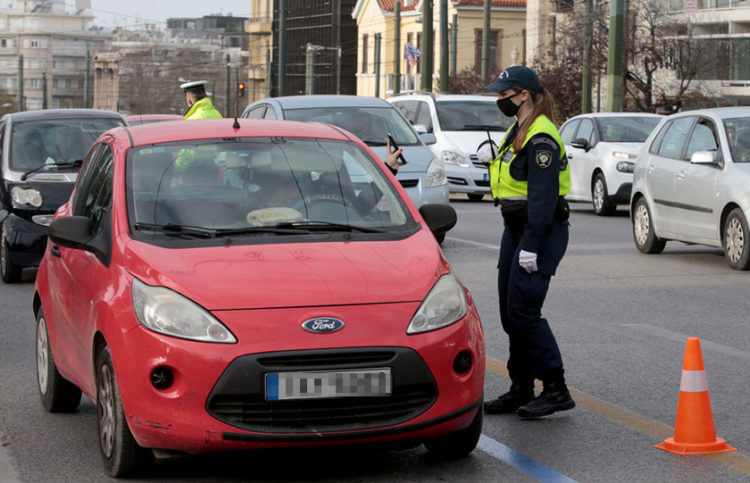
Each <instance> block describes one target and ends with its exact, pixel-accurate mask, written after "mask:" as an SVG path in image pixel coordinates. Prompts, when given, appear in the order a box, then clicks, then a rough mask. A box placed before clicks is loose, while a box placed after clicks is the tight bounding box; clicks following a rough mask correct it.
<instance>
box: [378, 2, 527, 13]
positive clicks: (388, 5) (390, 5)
mask: <svg viewBox="0 0 750 483" xmlns="http://www.w3.org/2000/svg"><path fill="white" fill-rule="evenodd" d="M395 3H396V0H378V4H379V5H380V8H381V9H382V10H383V11H386V12H392V11H393V9H394V5H395ZM417 4H419V0H414V2H413V4H412V5H409V6H408V7H407V6H404V0H401V11H402V12H404V11H409V10H414V9H416V8H417ZM491 4H492V6H493V7H525V6H526V0H491ZM453 5H455V6H457V7H467V6H474V5H476V6H479V7H481V6H483V5H484V0H453Z"/></svg>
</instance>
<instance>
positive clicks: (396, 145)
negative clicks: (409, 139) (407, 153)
mask: <svg viewBox="0 0 750 483" xmlns="http://www.w3.org/2000/svg"><path fill="white" fill-rule="evenodd" d="M388 140H389V141H390V142H391V147H392V148H394V149H400V148H399V147H398V144H396V141H394V140H393V136H391V133H388ZM398 161H399V163H401V164H406V159H404V153H403V152H402V153H400V154H399V155H398Z"/></svg>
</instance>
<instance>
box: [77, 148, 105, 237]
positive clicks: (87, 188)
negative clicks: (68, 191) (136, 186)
mask: <svg viewBox="0 0 750 483" xmlns="http://www.w3.org/2000/svg"><path fill="white" fill-rule="evenodd" d="M112 176H113V169H112V149H111V148H110V147H109V145H108V144H106V143H102V144H100V145H99V146H97V147H96V148H95V149H94V150H93V151H92V156H91V158H90V160H89V162H88V163H87V164H86V168H85V172H84V173H83V179H82V182H81V183H80V184H79V185H77V186H76V194H75V199H74V201H73V214H74V215H77V216H85V217H87V218H90V219H91V220H92V222H93V223H92V233H95V234H96V233H98V232H99V231H100V230H99V224H100V222H101V220H102V218H103V216H104V214H105V213H106V212H107V211H108V210H109V208H110V206H111V205H112Z"/></svg>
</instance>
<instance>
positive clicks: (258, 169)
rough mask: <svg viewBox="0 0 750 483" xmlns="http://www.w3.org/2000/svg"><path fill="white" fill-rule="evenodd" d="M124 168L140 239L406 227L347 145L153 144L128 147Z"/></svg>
mask: <svg viewBox="0 0 750 483" xmlns="http://www.w3.org/2000/svg"><path fill="white" fill-rule="evenodd" d="M127 166H128V168H127V169H128V177H127V179H128V189H127V192H128V199H129V219H130V222H131V225H132V226H133V227H134V228H135V229H136V230H139V231H144V230H145V231H155V232H162V233H167V234H171V235H174V234H176V233H177V234H180V235H185V234H187V235H191V234H203V235H206V236H211V235H214V236H219V235H220V234H221V233H227V234H253V233H260V234H267V233H279V234H286V233H289V232H290V231H293V230H297V229H299V230H308V231H320V230H322V229H330V230H334V231H341V230H351V231H358V232H368V231H372V232H382V231H400V229H403V230H406V229H410V227H411V225H412V224H413V219H412V218H411V217H410V216H409V215H408V212H407V211H406V208H405V205H404V204H403V202H402V200H401V198H400V197H399V195H398V193H397V192H396V191H395V190H394V188H393V186H392V185H391V183H390V182H389V181H388V180H387V178H386V176H385V175H384V173H383V171H382V170H381V169H380V167H379V163H378V162H376V161H375V160H373V159H372V158H371V157H370V156H369V155H368V154H367V153H366V152H365V151H364V150H363V149H361V148H360V147H359V146H357V145H356V144H355V143H352V142H348V141H347V142H343V141H331V140H316V139H299V138H271V139H269V138H253V139H225V140H205V141H199V142H197V141H194V142H184V143H170V144H161V145H151V146H148V147H139V148H135V149H132V150H131V151H130V152H129V154H128V161H127ZM407 224H408V225H409V226H407ZM186 227H189V228H190V230H184V229H182V228H186ZM399 227H400V228H399ZM273 228H276V229H278V230H277V231H274V230H273Z"/></svg>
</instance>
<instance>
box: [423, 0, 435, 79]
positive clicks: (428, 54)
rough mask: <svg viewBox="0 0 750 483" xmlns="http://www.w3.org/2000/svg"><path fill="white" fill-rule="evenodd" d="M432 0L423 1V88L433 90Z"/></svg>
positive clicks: (433, 43)
mask: <svg viewBox="0 0 750 483" xmlns="http://www.w3.org/2000/svg"><path fill="white" fill-rule="evenodd" d="M432 33H433V32H432V0H423V1H422V58H421V59H420V60H421V67H422V69H421V70H422V90H423V91H425V92H432V72H433V60H434V58H435V51H434V50H433V47H434V45H435V42H434V40H433V35H432Z"/></svg>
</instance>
